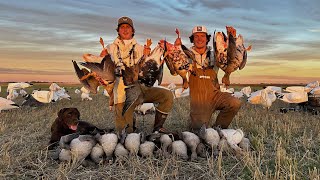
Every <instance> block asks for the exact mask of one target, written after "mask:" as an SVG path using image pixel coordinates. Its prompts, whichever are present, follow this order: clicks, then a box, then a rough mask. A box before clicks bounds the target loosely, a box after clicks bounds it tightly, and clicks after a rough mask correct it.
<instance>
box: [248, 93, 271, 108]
mask: <svg viewBox="0 0 320 180" xmlns="http://www.w3.org/2000/svg"><path fill="white" fill-rule="evenodd" d="M276 99H277V98H276V95H275V92H274V91H271V90H269V89H262V90H259V91H256V92H253V93H251V95H250V97H249V98H248V100H247V101H248V102H249V103H250V104H260V105H262V106H263V107H266V108H267V109H269V108H270V107H271V105H272V103H273V102H274V101H275V100H276Z"/></svg>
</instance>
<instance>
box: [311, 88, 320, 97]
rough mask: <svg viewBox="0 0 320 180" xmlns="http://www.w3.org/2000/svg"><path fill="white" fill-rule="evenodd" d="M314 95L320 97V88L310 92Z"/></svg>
mask: <svg viewBox="0 0 320 180" xmlns="http://www.w3.org/2000/svg"><path fill="white" fill-rule="evenodd" d="M310 94H312V95H320V87H315V88H313V89H312V90H311V91H310Z"/></svg>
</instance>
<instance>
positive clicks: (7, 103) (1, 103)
mask: <svg viewBox="0 0 320 180" xmlns="http://www.w3.org/2000/svg"><path fill="white" fill-rule="evenodd" d="M15 108H19V105H17V104H15V102H13V101H11V100H8V99H5V98H2V97H0V112H1V111H2V110H9V109H15Z"/></svg>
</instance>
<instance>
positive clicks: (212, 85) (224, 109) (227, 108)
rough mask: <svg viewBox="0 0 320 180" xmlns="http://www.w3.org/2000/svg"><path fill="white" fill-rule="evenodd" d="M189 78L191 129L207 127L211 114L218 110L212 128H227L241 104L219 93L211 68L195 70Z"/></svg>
mask: <svg viewBox="0 0 320 180" xmlns="http://www.w3.org/2000/svg"><path fill="white" fill-rule="evenodd" d="M193 66H194V67H195V68H194V72H193V73H191V75H190V78H189V87H190V118H191V124H190V126H191V129H192V130H193V131H198V130H199V129H200V128H201V126H202V125H203V124H205V125H206V127H208V124H209V121H210V119H211V116H212V113H213V112H214V111H215V110H220V113H219V115H218V117H217V119H216V122H215V124H214V126H221V128H227V127H228V126H229V124H230V123H231V121H232V119H233V118H234V116H235V115H236V113H237V112H238V110H239V108H240V106H241V102H240V101H239V100H238V99H237V98H235V97H233V96H231V95H230V94H229V93H224V92H221V91H220V85H219V82H218V78H217V73H216V72H215V71H214V70H213V69H212V68H210V69H209V68H197V66H196V64H195V63H193Z"/></svg>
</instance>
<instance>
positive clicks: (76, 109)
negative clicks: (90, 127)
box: [74, 108, 80, 119]
mask: <svg viewBox="0 0 320 180" xmlns="http://www.w3.org/2000/svg"><path fill="white" fill-rule="evenodd" d="M74 109H75V111H76V112H77V113H78V119H80V111H79V110H78V108H74Z"/></svg>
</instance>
